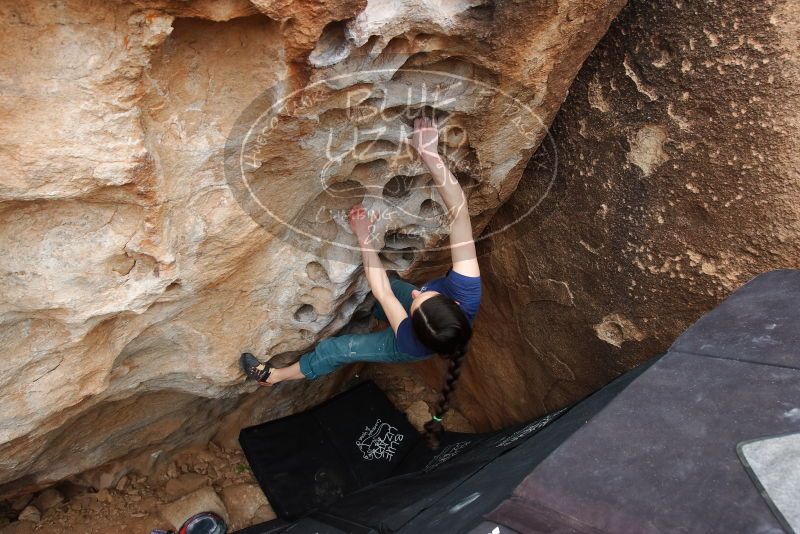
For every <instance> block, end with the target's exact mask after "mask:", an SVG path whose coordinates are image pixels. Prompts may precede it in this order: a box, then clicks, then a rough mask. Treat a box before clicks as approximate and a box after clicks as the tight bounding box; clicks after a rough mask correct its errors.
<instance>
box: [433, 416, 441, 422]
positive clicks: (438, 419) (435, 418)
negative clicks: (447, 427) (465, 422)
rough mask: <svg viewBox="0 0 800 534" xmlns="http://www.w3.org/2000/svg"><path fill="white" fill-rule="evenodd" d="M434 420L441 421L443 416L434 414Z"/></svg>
mask: <svg viewBox="0 0 800 534" xmlns="http://www.w3.org/2000/svg"><path fill="white" fill-rule="evenodd" d="M433 420H434V421H441V420H442V418H441V417H436V416H435V415H434V416H433Z"/></svg>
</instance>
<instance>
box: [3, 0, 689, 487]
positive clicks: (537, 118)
mask: <svg viewBox="0 0 800 534" xmlns="http://www.w3.org/2000/svg"><path fill="white" fill-rule="evenodd" d="M622 3H623V2H622V0H559V1H549V0H547V1H545V0H529V1H526V2H521V3H520V2H517V3H512V2H497V3H493V2H488V1H487V2H484V1H482V0H459V1H455V2H449V3H447V4H446V5H438V6H433V5H432V4H429V3H426V2H421V1H417V0H408V1H406V2H403V3H402V4H398V3H385V2H380V1H376V2H372V1H370V2H366V1H365V0H352V1H349V0H342V1H337V0H332V1H329V2H305V1H300V2H279V1H274V2H273V1H270V0H266V1H264V0H253V1H252V2H245V1H242V0H226V1H223V2H204V1H188V2H187V1H177V0H176V1H167V0H153V1H145V0H142V1H135V2H122V1H117V2H103V1H92V0H65V1H57V2H48V3H44V4H43V3H40V2H33V1H31V2H13V3H7V4H6V5H4V6H2V7H0V26H2V32H0V44H1V45H2V46H0V86H1V87H2V91H1V92H0V136H1V137H2V139H3V143H2V146H0V169H2V171H0V177H2V178H1V179H0V229H2V230H1V231H0V273H1V274H2V279H1V280H0V291H2V293H0V295H1V297H0V338H1V339H2V340H3V347H4V357H3V358H2V363H0V377H1V378H0V380H2V382H0V406H2V411H1V412H0V496H8V495H12V494H15V493H22V492H25V491H31V490H33V489H35V488H38V487H41V486H44V485H47V484H48V483H50V482H52V481H55V480H59V479H62V478H64V477H67V476H69V475H72V474H74V473H77V472H81V471H84V470H86V469H88V468H90V467H94V466H97V465H101V464H103V463H106V462H108V461H110V460H112V459H114V458H119V457H122V456H124V455H132V454H136V453H144V452H148V454H149V452H150V451H153V454H152V458H156V457H157V456H158V453H159V451H166V450H169V449H171V448H174V447H177V446H180V445H184V444H186V443H188V442H192V441H203V440H205V439H207V438H208V437H209V436H211V435H212V434H213V433H214V432H215V431H216V429H217V426H218V421H220V419H221V416H222V415H223V414H225V413H227V412H230V411H231V410H232V409H233V408H234V407H235V406H236V405H237V404H238V403H239V402H240V400H241V397H242V395H243V394H244V393H246V392H248V391H252V386H244V385H242V384H241V382H240V381H241V374H240V372H239V370H238V368H237V362H236V357H237V355H238V354H239V353H240V352H241V351H242V350H243V349H249V350H251V351H252V352H254V353H257V354H259V355H264V354H265V355H268V356H276V355H282V356H281V357H282V358H283V359H284V360H285V361H288V360H290V359H291V357H292V356H297V355H298V354H300V353H301V352H302V351H304V350H308V349H309V347H311V346H313V344H314V343H315V342H316V341H317V340H319V339H321V338H322V337H325V336H328V335H331V334H334V333H336V332H337V331H338V330H339V329H340V328H341V327H342V326H343V325H345V324H346V323H347V322H348V321H349V319H350V317H351V315H352V314H353V311H354V310H355V309H356V307H357V306H358V304H359V303H360V302H361V301H362V300H363V298H364V295H365V294H366V292H367V286H366V284H365V281H364V280H363V277H362V276H360V271H359V268H358V265H357V264H358V262H357V253H356V252H354V251H353V249H352V246H353V245H354V240H353V238H352V236H350V234H349V231H348V230H347V228H346V224H343V221H342V219H341V217H340V215H341V210H342V209H344V208H346V207H348V205H349V204H352V203H353V202H354V201H357V200H362V199H363V200H364V202H365V204H366V205H368V207H371V208H376V209H380V210H381V211H382V213H386V214H388V215H387V216H385V217H384V218H383V219H381V221H380V223H379V224H378V227H377V229H378V238H377V239H378V244H379V245H380V246H381V247H382V248H383V250H384V257H385V259H386V261H387V264H388V265H389V266H390V267H395V268H396V269H398V270H401V271H404V272H405V274H407V275H408V276H410V277H421V276H424V275H426V273H429V272H434V271H436V270H437V269H438V270H439V271H441V265H440V262H438V261H437V258H438V257H439V256H440V253H439V252H437V251H436V250H433V251H432V252H423V251H422V250H421V249H423V248H425V247H428V248H431V247H434V248H435V245H436V244H438V243H439V242H441V240H442V239H444V238H445V237H446V236H445V235H444V233H443V229H442V225H441V224H440V223H441V220H440V218H439V217H438V216H439V215H440V210H441V206H440V204H439V201H438V200H437V197H436V196H435V194H434V193H433V192H431V190H430V187H429V186H428V183H427V177H426V176H425V174H424V172H423V169H422V167H421V166H420V164H419V162H418V161H416V160H414V159H413V158H411V157H409V155H408V153H405V152H404V151H403V150H401V149H402V146H401V145H398V142H399V140H400V138H401V137H402V134H403V126H404V125H405V127H406V130H405V132H406V133H407V131H408V130H407V128H408V125H409V124H410V117H412V116H413V115H414V114H418V113H420V112H421V111H423V110H428V111H429V112H435V114H436V116H437V118H438V120H440V121H441V122H442V123H447V124H448V125H449V126H448V129H447V132H446V135H444V144H443V148H446V149H447V150H448V159H449V160H450V165H451V167H452V168H453V169H454V171H455V172H456V173H457V175H458V177H459V179H460V180H463V183H464V185H465V187H467V189H468V190H469V197H470V211H471V212H472V214H473V216H474V220H475V226H476V231H480V230H481V229H482V228H483V227H484V226H485V225H486V223H487V222H488V221H489V219H490V218H491V216H492V215H493V213H494V211H495V210H496V209H497V208H498V207H499V206H500V205H501V204H502V203H503V202H504V201H506V200H507V199H508V198H509V196H510V195H511V194H512V193H513V191H514V189H515V188H516V186H517V183H518V181H519V179H520V177H521V176H522V171H523V169H524V168H525V165H526V164H527V162H528V160H529V158H530V156H531V154H532V153H533V151H534V150H535V148H536V147H537V146H538V144H539V142H540V140H541V139H542V138H543V136H544V134H545V125H547V124H549V122H550V121H551V119H552V117H553V115H554V114H555V112H556V110H557V108H558V106H559V105H560V103H561V102H562V101H563V99H564V98H565V95H566V90H567V87H568V86H569V84H570V82H571V80H572V78H573V77H574V75H575V74H576V72H577V71H578V68H579V67H580V65H581V63H582V62H583V60H584V58H585V57H586V55H587V54H588V53H589V52H590V50H591V49H592V48H593V47H594V45H595V43H596V42H597V40H598V39H599V38H600V37H601V36H602V34H603V33H604V32H605V30H606V28H607V27H608V24H609V23H610V21H611V19H612V18H613V17H614V15H615V14H616V13H617V11H618V10H619V8H620V7H621V5H622ZM275 103H280V104H281V106H279V107H274V104H275ZM271 106H273V107H271ZM375 109H379V110H380V111H381V112H383V111H384V110H388V111H389V112H390V113H388V114H384V113H380V114H376V113H374V111H375ZM265 118H266V119H268V120H267V121H266V123H265V122H264V119H265ZM259 121H261V122H259ZM264 124H266V126H264ZM254 126H258V128H257V129H255V130H254V129H253V127H254ZM355 134H357V135H355ZM354 139H355V140H354ZM650 143H652V141H650V140H648V139H642V140H641V141H640V145H641V146H642V147H644V148H642V150H645V151H646V150H648V148H647V147H649V146H650ZM644 159H647V157H644ZM242 162H244V164H245V165H241V163H242ZM248 165H249V166H248ZM699 185H700V184H698V186H699ZM612 311H613V310H612ZM284 363H285V362H284ZM335 380H336V378H335V377H334V379H333V380H330V379H320V380H317V381H314V382H311V383H299V382H298V383H292V384H284V385H282V386H281V387H280V388H277V389H276V390H275V391H271V392H269V393H267V392H260V393H259V395H260V397H259V400H258V402H251V403H250V404H248V407H251V409H252V410H253V413H254V417H258V418H263V417H277V416H280V415H285V414H286V413H288V412H290V411H293V410H298V409H303V408H305V407H306V406H308V405H309V404H312V403H315V402H318V401H319V400H321V399H322V398H324V397H325V396H327V395H329V394H330V393H331V392H332V391H333V390H334V389H335V387H336V383H335ZM148 457H150V456H148Z"/></svg>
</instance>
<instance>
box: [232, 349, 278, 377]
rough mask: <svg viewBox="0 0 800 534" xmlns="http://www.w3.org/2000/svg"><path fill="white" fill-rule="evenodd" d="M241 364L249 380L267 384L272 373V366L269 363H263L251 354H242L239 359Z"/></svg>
mask: <svg viewBox="0 0 800 534" xmlns="http://www.w3.org/2000/svg"><path fill="white" fill-rule="evenodd" d="M239 364H240V365H241V366H242V371H244V375H245V376H246V377H247V379H248V380H249V379H251V378H252V379H253V380H255V381H257V382H265V381H266V380H267V378H269V374H270V372H272V365H270V363H269V362H263V363H262V362H260V361H258V358H256V357H255V356H253V355H252V354H250V353H249V352H244V353H242V355H241V356H240V357H239Z"/></svg>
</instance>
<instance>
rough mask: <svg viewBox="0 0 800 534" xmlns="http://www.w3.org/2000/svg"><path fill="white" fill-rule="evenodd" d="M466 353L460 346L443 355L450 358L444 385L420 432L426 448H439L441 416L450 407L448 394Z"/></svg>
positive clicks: (456, 378)
mask: <svg viewBox="0 0 800 534" xmlns="http://www.w3.org/2000/svg"><path fill="white" fill-rule="evenodd" d="M466 355H467V347H466V346H464V347H461V348H460V349H458V350H457V351H456V352H454V353H452V354H450V355H447V356H444V357H445V358H447V359H448V360H450V366H449V367H448V369H447V377H445V380H444V386H443V387H442V390H441V391H440V392H439V402H438V403H437V404H436V410H435V412H434V414H433V418H432V419H431V420H430V421H428V422H427V423H425V432H423V434H422V439H424V440H425V444H426V445H427V446H428V448H430V449H433V450H437V449H438V448H439V445H440V443H439V435H440V434H441V432H442V417H443V416H444V414H445V413H446V412H447V410H448V409H449V408H450V396H451V395H452V394H453V391H454V389H455V384H456V380H458V376H459V375H460V374H461V363H462V362H463V361H464V357H465V356H466Z"/></svg>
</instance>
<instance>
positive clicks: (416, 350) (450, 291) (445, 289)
mask: <svg viewBox="0 0 800 534" xmlns="http://www.w3.org/2000/svg"><path fill="white" fill-rule="evenodd" d="M420 291H423V292H425V291H437V292H439V293H441V294H442V295H446V296H448V297H450V298H451V299H453V300H455V301H456V302H458V305H459V307H460V308H461V310H462V311H463V312H464V315H466V317H467V320H468V321H469V323H470V324H472V322H473V321H474V320H475V316H476V315H477V314H478V307H479V306H480V303H481V277H480V276H466V275H463V274H461V273H457V272H455V271H454V270H453V269H452V268H451V269H450V270H449V271H447V274H446V275H445V276H444V277H443V278H437V279H435V280H431V281H430V282H428V283H427V284H425V285H423V286H422V287H421V288H420ZM396 339H397V350H399V351H400V352H404V353H406V354H411V355H412V356H419V357H425V356H429V355H431V354H433V351H432V350H431V349H429V348H428V347H426V346H425V345H424V344H423V343H422V341H420V339H419V338H418V337H417V334H416V333H415V332H414V328H413V327H412V325H411V317H406V318H405V319H403V320H402V321H401V322H400V325H398V327H397V336H396Z"/></svg>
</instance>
